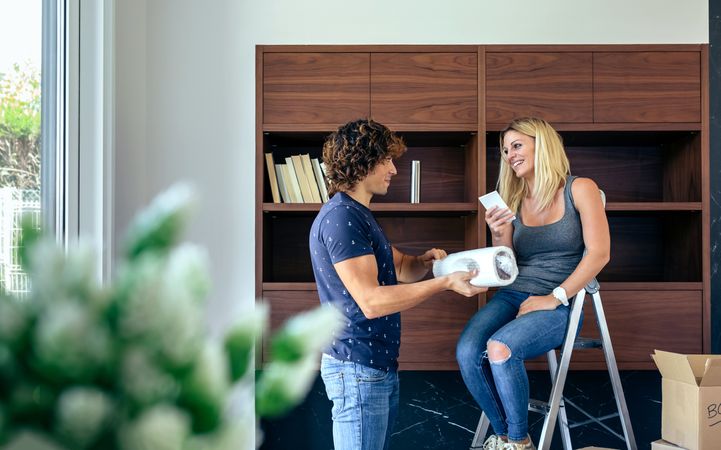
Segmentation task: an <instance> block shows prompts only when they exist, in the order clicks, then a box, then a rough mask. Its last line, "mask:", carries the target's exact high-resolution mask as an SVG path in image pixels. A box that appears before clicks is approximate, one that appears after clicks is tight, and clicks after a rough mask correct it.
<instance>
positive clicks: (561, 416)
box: [546, 349, 573, 450]
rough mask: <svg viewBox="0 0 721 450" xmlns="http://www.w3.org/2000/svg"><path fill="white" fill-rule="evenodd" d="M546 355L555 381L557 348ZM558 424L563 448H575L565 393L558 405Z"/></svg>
mask: <svg viewBox="0 0 721 450" xmlns="http://www.w3.org/2000/svg"><path fill="white" fill-rule="evenodd" d="M546 356H547V357H548V368H549V369H550V370H549V373H550V375H551V383H553V380H554V379H555V378H556V371H557V370H558V359H557V356H556V350H555V349H554V350H549V351H548V353H546ZM558 425H559V428H560V430H561V440H562V442H563V450H573V445H572V444H571V431H570V428H569V427H568V418H567V417H566V403H565V402H564V400H563V395H561V403H560V405H559V406H558Z"/></svg>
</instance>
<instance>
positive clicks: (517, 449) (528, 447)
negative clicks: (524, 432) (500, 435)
mask: <svg viewBox="0 0 721 450" xmlns="http://www.w3.org/2000/svg"><path fill="white" fill-rule="evenodd" d="M502 444H503V445H502V446H501V447H498V449H499V450H536V446H535V445H533V441H532V440H531V438H530V436H529V438H528V442H527V443H525V444H518V443H516V442H502Z"/></svg>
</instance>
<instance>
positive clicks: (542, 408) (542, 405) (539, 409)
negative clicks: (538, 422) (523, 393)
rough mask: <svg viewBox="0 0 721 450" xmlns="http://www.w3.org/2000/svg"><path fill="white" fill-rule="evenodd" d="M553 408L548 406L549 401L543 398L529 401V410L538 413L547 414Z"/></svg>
mask: <svg viewBox="0 0 721 450" xmlns="http://www.w3.org/2000/svg"><path fill="white" fill-rule="evenodd" d="M550 409H551V408H549V407H548V402H544V401H541V400H534V399H530V400H529V401H528V410H529V411H533V412H535V413H538V414H543V415H546V414H548V411H549V410H550Z"/></svg>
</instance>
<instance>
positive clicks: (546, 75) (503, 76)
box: [486, 52, 593, 124]
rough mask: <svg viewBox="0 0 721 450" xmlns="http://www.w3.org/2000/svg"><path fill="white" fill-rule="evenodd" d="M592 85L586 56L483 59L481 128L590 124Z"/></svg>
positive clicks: (491, 55) (518, 55)
mask: <svg viewBox="0 0 721 450" xmlns="http://www.w3.org/2000/svg"><path fill="white" fill-rule="evenodd" d="M592 84H593V73H592V54H591V53H590V52H586V53H565V52H558V53H551V52H529V53H525V52H523V53H517V52H508V53H506V52H504V53H487V54H486V122H488V123H502V124H505V123H508V122H510V121H511V120H512V119H513V118H515V117H521V116H538V117H541V118H543V119H546V120H547V121H549V122H551V123H554V122H565V123H573V122H586V123H590V122H593V88H592Z"/></svg>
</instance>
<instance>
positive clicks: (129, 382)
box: [120, 347, 180, 406]
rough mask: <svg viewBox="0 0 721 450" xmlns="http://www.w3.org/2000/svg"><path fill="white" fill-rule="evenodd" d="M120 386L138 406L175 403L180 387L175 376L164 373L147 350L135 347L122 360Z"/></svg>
mask: <svg viewBox="0 0 721 450" xmlns="http://www.w3.org/2000/svg"><path fill="white" fill-rule="evenodd" d="M120 386H121V387H122V389H123V391H124V392H125V394H126V395H127V396H128V397H129V398H130V400H131V401H133V402H134V403H135V404H137V405H143V406H145V405H152V404H156V403H161V402H166V401H167V402H172V401H175V400H176V399H177V397H178V395H180V385H179V384H178V382H177V381H176V380H175V378H174V377H173V376H171V375H170V374H167V373H165V372H164V371H162V370H161V369H160V368H159V367H158V365H157V363H156V362H155V361H154V360H153V358H151V357H150V356H149V355H148V352H147V350H146V349H144V348H142V347H133V348H129V349H128V350H126V352H125V354H124V355H123V359H122V367H121V379H120Z"/></svg>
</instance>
